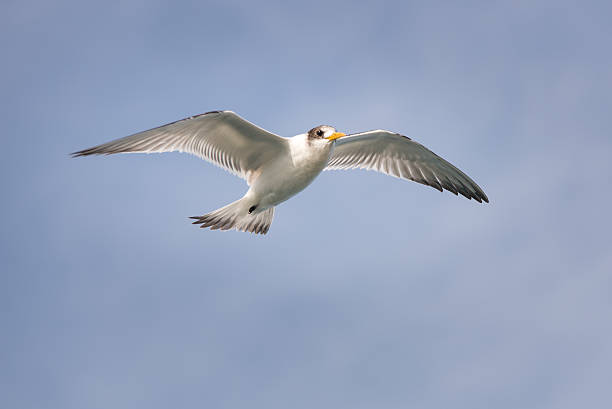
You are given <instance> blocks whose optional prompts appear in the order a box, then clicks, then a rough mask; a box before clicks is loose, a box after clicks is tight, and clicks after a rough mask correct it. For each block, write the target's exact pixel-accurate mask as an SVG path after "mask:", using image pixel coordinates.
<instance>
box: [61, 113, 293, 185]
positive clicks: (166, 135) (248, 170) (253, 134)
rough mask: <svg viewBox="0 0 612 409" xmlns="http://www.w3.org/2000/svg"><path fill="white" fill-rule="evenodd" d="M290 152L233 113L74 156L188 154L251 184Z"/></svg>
mask: <svg viewBox="0 0 612 409" xmlns="http://www.w3.org/2000/svg"><path fill="white" fill-rule="evenodd" d="M286 149H288V148H287V140H286V139H285V138H282V137H280V136H278V135H275V134H273V133H271V132H268V131H266V130H265V129H262V128H260V127H258V126H256V125H254V124H252V123H251V122H249V121H247V120H245V119H243V118H241V117H240V116H238V115H236V114H235V113H234V112H232V111H213V112H207V113H205V114H200V115H196V116H192V117H189V118H185V119H182V120H180V121H176V122H172V123H169V124H167V125H163V126H160V127H158V128H153V129H149V130H148V131H144V132H139V133H136V134H133V135H130V136H126V137H124V138H120V139H116V140H114V141H111V142H108V143H105V144H102V145H98V146H94V147H93V148H89V149H84V150H82V151H79V152H75V153H73V154H72V155H73V156H86V155H110V154H113V153H127V152H144V153H150V152H173V151H179V152H188V153H191V154H194V155H197V156H199V157H201V158H202V159H205V160H207V161H209V162H211V163H213V164H215V165H217V166H220V167H222V168H224V169H226V170H227V171H229V172H231V173H233V174H235V175H237V176H240V177H241V178H243V179H245V180H246V181H247V182H249V181H250V179H251V177H252V176H253V175H254V174H256V173H257V170H258V169H259V168H260V167H261V166H262V165H263V164H265V163H267V162H269V161H271V160H272V159H274V158H276V157H277V156H278V155H279V154H281V153H282V152H284V150H286Z"/></svg>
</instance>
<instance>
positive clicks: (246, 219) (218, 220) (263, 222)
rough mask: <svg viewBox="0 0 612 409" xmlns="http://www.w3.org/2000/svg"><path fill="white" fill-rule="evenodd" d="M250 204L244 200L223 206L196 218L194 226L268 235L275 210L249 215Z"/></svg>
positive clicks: (254, 212) (270, 209)
mask: <svg viewBox="0 0 612 409" xmlns="http://www.w3.org/2000/svg"><path fill="white" fill-rule="evenodd" d="M250 206H251V205H250V204H249V202H248V201H247V200H245V199H244V198H242V199H240V200H236V201H235V202H233V203H230V204H228V205H227V206H223V207H222V208H220V209H217V210H215V211H213V212H210V213H207V214H205V215H204V216H195V217H192V219H195V221H194V222H193V224H200V227H202V228H204V227H210V229H211V230H217V229H219V230H230V229H236V230H240V231H245V232H251V233H255V234H266V233H267V232H268V230H269V229H270V224H272V219H273V218H274V208H273V207H271V208H269V209H266V210H264V211H262V212H259V213H257V212H256V209H255V211H253V212H252V213H249V209H250Z"/></svg>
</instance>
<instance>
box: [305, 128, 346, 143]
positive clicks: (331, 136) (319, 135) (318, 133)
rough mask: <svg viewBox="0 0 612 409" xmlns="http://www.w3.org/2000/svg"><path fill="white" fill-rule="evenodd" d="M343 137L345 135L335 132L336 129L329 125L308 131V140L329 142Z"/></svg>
mask: <svg viewBox="0 0 612 409" xmlns="http://www.w3.org/2000/svg"><path fill="white" fill-rule="evenodd" d="M343 136H346V135H345V134H343V133H342V132H336V128H334V127H333V126H329V125H320V126H317V127H316V128H312V129H311V130H310V131H308V139H311V140H315V139H327V140H328V141H330V142H331V141H333V140H335V139H338V138H342V137H343Z"/></svg>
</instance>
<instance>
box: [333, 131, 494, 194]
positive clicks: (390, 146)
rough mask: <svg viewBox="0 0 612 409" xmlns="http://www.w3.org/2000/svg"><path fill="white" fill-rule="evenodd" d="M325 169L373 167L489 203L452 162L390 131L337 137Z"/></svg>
mask: <svg viewBox="0 0 612 409" xmlns="http://www.w3.org/2000/svg"><path fill="white" fill-rule="evenodd" d="M325 169H326V170H336V169H369V170H376V171H378V172H382V173H385V174H387V175H391V176H395V177H398V178H402V179H408V180H413V181H415V182H418V183H422V184H424V185H428V186H431V187H433V188H436V189H438V190H440V191H442V190H443V189H446V190H448V191H450V192H453V193H454V194H455V195H457V194H461V195H463V196H465V197H467V198H468V199H474V200H476V201H478V202H482V201H485V202H487V203H488V202H489V199H488V198H487V195H485V193H484V192H483V191H482V189H481V188H480V187H479V186H478V185H477V184H476V183H475V182H474V181H473V180H472V179H470V177H469V176H467V175H466V174H465V173H463V172H462V171H460V170H459V169H457V168H456V167H455V166H453V165H452V164H451V163H449V162H447V161H446V160H444V159H442V158H441V157H439V156H438V155H436V154H435V153H433V152H432V151H430V150H429V149H427V148H426V147H424V146H423V145H421V144H420V143H418V142H415V141H413V140H412V139H410V138H408V137H406V136H403V135H400V134H396V133H393V132H389V131H384V130H377V131H369V132H363V133H358V134H353V135H348V136H346V137H344V138H341V139H338V140H337V141H336V146H335V147H334V151H333V153H332V156H331V158H330V159H329V162H328V164H327V167H326V168H325Z"/></svg>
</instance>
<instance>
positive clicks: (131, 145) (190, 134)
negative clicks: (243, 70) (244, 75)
mask: <svg viewBox="0 0 612 409" xmlns="http://www.w3.org/2000/svg"><path fill="white" fill-rule="evenodd" d="M174 151H178V152H188V153H191V154H194V155H197V156H199V157H201V158H202V159H205V160H207V161H209V162H212V163H213V164H215V165H217V166H220V167H222V168H223V169H225V170H227V171H229V172H231V173H233V174H235V175H236V176H239V177H241V178H243V179H245V180H246V182H247V184H248V186H249V190H248V191H247V192H246V194H245V195H244V196H243V197H242V198H241V199H239V200H236V201H235V202H233V203H230V204H228V205H227V206H224V207H222V208H220V209H217V210H215V211H213V212H210V213H207V214H205V215H203V216H195V217H191V219H195V221H194V222H193V224H199V225H200V227H210V228H211V229H212V230H216V229H220V230H230V229H236V230H240V231H245V232H251V233H256V234H266V233H267V232H268V230H269V229H270V224H271V223H272V218H273V217H274V207H275V206H277V205H278V204H280V203H282V202H284V201H285V200H287V199H289V198H290V197H292V196H294V195H295V194H297V193H298V192H300V191H302V190H303V189H304V188H306V186H308V185H309V184H310V183H311V182H312V181H313V180H314V179H315V178H316V177H317V176H318V175H319V173H321V171H323V170H335V169H371V170H376V171H378V172H382V173H385V174H387V175H391V176H395V177H398V178H401V179H409V180H413V181H415V182H418V183H422V184H424V185H428V186H431V187H433V188H436V189H438V190H439V191H442V190H443V189H446V190H448V191H450V192H452V193H454V194H455V195H457V194H461V195H463V196H465V197H466V198H468V199H475V200H476V201H477V202H479V203H482V202H483V201H484V202H487V203H488V202H489V199H488V198H487V196H486V195H485V193H484V192H483V191H482V189H481V188H480V187H479V186H478V185H477V184H476V183H475V182H474V181H473V180H472V179H470V178H469V177H468V176H467V175H466V174H465V173H463V172H462V171H460V170H459V169H457V168H456V167H455V166H453V165H451V164H450V163H449V162H447V161H446V160H444V159H442V158H441V157H439V156H438V155H436V154H435V153H433V152H432V151H430V150H429V149H427V148H426V147H424V146H423V145H421V144H419V143H418V142H415V141H413V140H412V139H410V138H408V137H407V136H403V135H400V134H397V133H393V132H389V131H384V130H375V131H368V132H361V133H356V134H351V135H345V134H344V133H341V132H337V131H336V129H335V128H333V127H331V126H328V125H321V126H317V127H316V128H313V129H311V130H310V131H308V132H307V133H303V134H300V135H296V136H293V137H291V138H285V137H281V136H278V135H275V134H273V133H271V132H268V131H266V130H265V129H262V128H260V127H258V126H256V125H254V124H252V123H251V122H249V121H247V120H245V119H243V118H241V117H240V116H238V115H237V114H235V113H234V112H232V111H211V112H206V113H204V114H200V115H195V116H191V117H189V118H185V119H182V120H179V121H176V122H172V123H169V124H166V125H163V126H160V127H158V128H153V129H150V130H148V131H143V132H139V133H136V134H133V135H130V136H126V137H124V138H120V139H116V140H114V141H111V142H108V143H105V144H102V145H98V146H94V147H93V148H89V149H84V150H82V151H78V152H74V153H72V156H73V157H77V156H88V155H111V154H115V153H128V152H143V153H151V152H174Z"/></svg>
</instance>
